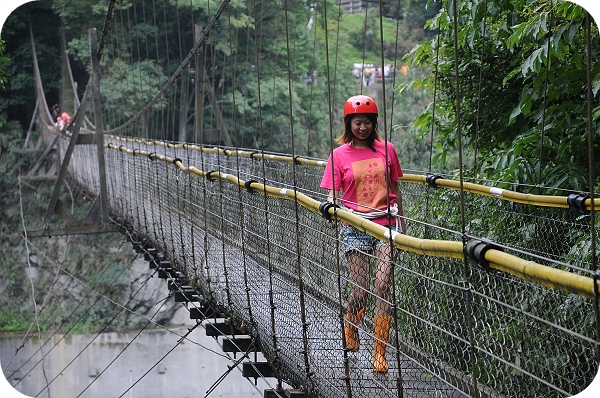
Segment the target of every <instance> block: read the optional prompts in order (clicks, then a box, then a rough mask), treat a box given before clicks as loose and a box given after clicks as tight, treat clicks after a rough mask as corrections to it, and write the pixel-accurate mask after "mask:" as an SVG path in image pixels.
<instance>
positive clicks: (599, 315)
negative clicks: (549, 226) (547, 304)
mask: <svg viewBox="0 0 600 398" xmlns="http://www.w3.org/2000/svg"><path fill="white" fill-rule="evenodd" d="M585 33H586V38H585V47H586V53H587V54H586V83H587V87H586V98H587V107H586V108H587V109H586V111H587V123H586V127H587V133H588V169H589V184H590V198H591V203H590V204H591V209H590V239H591V248H590V251H591V255H592V267H591V268H592V272H593V278H594V316H595V320H596V350H595V351H596V364H598V365H600V274H599V273H598V252H597V250H598V248H597V244H596V239H597V231H596V208H595V202H594V197H595V188H596V161H595V158H594V130H593V115H594V106H593V101H594V95H593V91H592V85H593V79H592V59H593V57H592V54H593V53H592V18H591V16H590V13H589V12H587V11H586V13H585Z"/></svg>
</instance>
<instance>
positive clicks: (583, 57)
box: [406, 0, 600, 189]
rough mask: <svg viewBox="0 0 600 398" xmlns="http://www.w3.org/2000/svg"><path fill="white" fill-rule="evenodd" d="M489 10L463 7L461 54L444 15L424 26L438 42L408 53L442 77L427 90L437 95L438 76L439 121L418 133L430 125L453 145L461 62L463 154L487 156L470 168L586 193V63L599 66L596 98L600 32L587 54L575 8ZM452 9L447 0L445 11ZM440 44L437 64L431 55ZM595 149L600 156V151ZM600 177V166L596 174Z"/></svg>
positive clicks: (423, 120) (520, 1)
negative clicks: (433, 31) (456, 69)
mask: <svg viewBox="0 0 600 398" xmlns="http://www.w3.org/2000/svg"><path fill="white" fill-rule="evenodd" d="M483 3H484V1H483V0H481V1H479V0H470V1H465V2H459V3H458V4H457V5H458V6H459V9H458V13H459V15H458V17H459V18H458V19H459V21H460V22H459V25H458V32H457V38H458V41H459V43H458V48H455V47H454V43H453V41H454V24H453V23H452V21H450V20H449V19H450V18H449V16H448V15H447V14H446V12H445V11H443V10H442V11H441V12H440V13H439V14H438V15H437V16H436V17H435V18H433V19H432V20H431V21H430V22H429V24H428V26H430V27H431V28H434V29H438V28H439V30H440V31H439V35H436V37H435V38H434V39H432V40H430V41H428V42H424V43H420V44H419V46H418V47H417V48H416V49H414V50H413V51H412V52H411V55H412V56H413V59H412V61H413V63H414V64H417V65H420V66H425V65H428V66H432V65H433V63H434V62H435V65H436V66H437V71H438V73H437V75H432V76H431V78H430V82H429V83H427V82H423V83H422V84H421V87H425V88H427V87H429V88H431V87H433V82H434V80H433V79H436V82H437V87H438V90H437V94H436V95H437V98H436V103H437V104H438V108H437V109H436V115H435V120H433V119H434V118H433V116H425V115H424V114H423V115H420V116H419V117H417V118H416V119H415V121H414V123H413V126H414V127H415V128H418V129H419V130H420V131H426V130H428V129H429V127H428V124H429V125H430V124H431V123H435V124H436V126H437V127H438V128H437V129H436V132H437V134H436V140H437V141H438V143H441V146H442V148H444V149H443V150H444V151H448V150H449V148H452V147H453V146H454V147H455V146H456V144H457V136H456V131H457V130H456V126H455V125H454V122H453V121H454V120H456V118H457V116H458V115H457V114H456V111H455V109H456V101H457V98H456V92H455V91H456V90H455V87H456V84H457V82H456V78H455V76H454V62H455V60H456V59H457V58H458V61H459V77H458V79H459V81H458V84H459V86H460V91H461V92H460V94H461V97H460V98H459V99H458V100H460V102H461V103H460V108H461V115H460V117H461V130H462V133H463V140H462V142H463V151H464V153H465V155H467V156H468V155H469V154H471V153H473V152H474V147H475V146H476V147H477V150H478V152H479V153H480V154H481V156H482V157H483V158H484V159H486V161H485V162H483V163H481V162H480V163H478V164H475V165H474V166H475V167H477V168H478V170H474V172H475V173H480V174H482V175H485V176H486V177H489V178H493V179H502V178H503V179H507V181H512V182H519V183H523V184H538V183H540V182H541V184H544V185H545V184H547V185H548V186H552V187H562V188H566V187H569V188H570V189H585V188H586V187H585V182H584V179H583V178H582V177H581V174H582V173H583V174H585V173H586V172H587V164H586V162H587V155H586V153H587V138H586V137H587V134H588V131H587V119H588V115H587V110H586V109H587V94H586V93H587V87H586V84H587V60H588V56H589V57H591V59H592V61H593V62H592V70H591V72H592V76H594V78H593V83H592V93H593V95H594V97H597V95H598V92H599V91H600V66H599V65H598V64H597V62H594V61H595V60H597V59H598V48H599V44H600V40H599V38H598V31H597V29H593V31H592V34H593V36H592V38H591V40H592V54H589V55H588V54H587V50H586V44H585V43H586V29H585V26H584V24H583V21H584V20H585V18H584V17H585V11H584V10H583V9H582V8H581V7H579V6H577V5H574V4H572V3H570V2H568V1H560V0H558V1H553V2H548V1H534V0H505V1H502V2H488V8H487V10H485V11H486V12H482V10H484V9H485V7H482V4H483ZM451 6H452V3H451V2H450V1H446V2H445V7H446V8H447V9H450V7H451ZM483 24H485V25H486V29H485V36H484V30H483V29H482V25H483ZM436 45H437V46H438V47H439V54H440V57H439V59H438V60H435V59H434V58H433V57H434V54H435V49H436V47H435V46H436ZM482 54H483V55H482ZM480 76H481V77H480ZM406 89H408V88H406ZM594 102H595V104H594V105H595V106H594V110H593V115H592V118H593V126H592V131H598V128H599V118H600V116H599V115H600V111H599V110H598V109H600V107H599V106H598V105H597V100H595V101H594ZM425 113H429V114H431V110H430V109H428V110H427V111H426V112H425ZM594 150H595V151H596V156H600V148H595V149H594ZM438 158H439V159H440V160H442V159H443V157H442V156H441V155H440V156H438ZM536 170H537V171H536ZM598 171H600V166H597V170H596V175H598ZM555 173H562V174H560V175H555ZM540 178H541V180H540Z"/></svg>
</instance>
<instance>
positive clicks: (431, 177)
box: [425, 173, 443, 188]
mask: <svg viewBox="0 0 600 398" xmlns="http://www.w3.org/2000/svg"><path fill="white" fill-rule="evenodd" d="M439 178H443V177H442V176H441V175H439V174H433V173H427V176H426V177H425V181H427V185H429V186H430V187H431V188H437V187H438V186H437V184H436V180H437V179H439Z"/></svg>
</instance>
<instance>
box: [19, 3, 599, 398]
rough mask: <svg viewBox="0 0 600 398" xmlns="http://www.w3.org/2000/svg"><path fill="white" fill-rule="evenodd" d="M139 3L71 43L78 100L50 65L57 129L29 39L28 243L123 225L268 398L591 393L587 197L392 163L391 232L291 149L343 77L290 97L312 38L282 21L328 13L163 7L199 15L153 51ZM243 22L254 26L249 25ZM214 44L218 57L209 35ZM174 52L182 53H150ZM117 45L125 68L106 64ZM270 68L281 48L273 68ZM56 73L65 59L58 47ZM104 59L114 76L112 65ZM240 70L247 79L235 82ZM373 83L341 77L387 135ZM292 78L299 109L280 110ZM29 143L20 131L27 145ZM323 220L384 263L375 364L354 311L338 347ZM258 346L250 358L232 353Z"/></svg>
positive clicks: (592, 284) (336, 302) (340, 291)
mask: <svg viewBox="0 0 600 398" xmlns="http://www.w3.org/2000/svg"><path fill="white" fill-rule="evenodd" d="M144 3H145V2H141V1H140V2H138V1H133V2H131V4H128V5H124V4H121V3H118V2H114V1H110V2H109V7H108V12H107V18H106V21H105V24H104V26H103V27H102V28H101V29H100V30H99V31H96V30H95V29H91V30H90V32H89V40H90V50H91V51H90V53H91V61H90V65H89V66H90V68H89V69H90V80H89V81H88V83H87V85H86V86H85V92H84V93H83V95H82V96H81V100H80V99H79V95H78V94H77V89H76V88H75V83H74V81H73V78H72V75H71V74H70V72H69V71H70V67H67V68H65V70H66V71H67V74H66V75H65V76H64V77H63V78H64V79H66V81H69V82H70V84H71V91H70V93H71V98H72V109H73V110H72V113H73V114H74V119H73V124H72V125H71V126H70V127H69V128H68V130H65V131H60V130H59V129H58V128H57V127H56V125H55V119H54V118H53V116H52V114H51V112H50V107H49V106H48V103H47V101H46V94H45V92H44V88H43V82H42V78H41V73H40V65H38V62H37V58H36V50H35V40H34V38H33V37H32V47H33V59H34V70H35V76H36V82H37V85H36V88H37V91H36V96H37V106H36V115H35V118H36V119H35V124H36V125H37V126H38V128H39V132H40V135H39V138H38V141H37V144H35V146H36V147H38V148H40V149H42V150H43V152H40V158H39V162H38V163H37V164H36V165H35V166H34V168H33V169H32V170H31V171H30V174H29V177H30V178H38V179H44V178H52V179H53V180H55V181H56V185H55V188H54V192H53V195H52V197H51V198H49V200H48V210H47V213H46V215H45V217H44V219H43V222H42V223H41V224H40V225H39V226H37V227H36V228H30V229H28V230H27V231H25V232H24V235H25V238H26V239H39V238H41V237H44V236H54V235H65V234H76V233H86V234H91V233H102V232H115V231H116V232H120V233H122V234H123V235H124V236H125V237H126V239H127V240H128V241H129V242H131V245H132V247H133V248H134V249H135V251H136V252H137V253H138V254H139V255H140V256H143V257H144V258H145V259H146V261H148V266H149V267H150V268H151V269H153V270H154V271H155V272H156V273H157V275H158V276H159V277H161V278H163V279H165V289H168V291H169V292H170V295H171V296H172V297H173V300H176V301H178V302H181V303H182V305H184V306H185V307H186V308H187V309H189V312H190V318H191V319H190V324H196V325H198V324H200V323H201V322H206V323H202V325H204V327H206V329H207V333H212V335H213V336H223V337H224V338H223V340H222V345H223V349H224V350H225V351H229V352H239V353H242V360H243V362H239V363H236V365H241V366H243V371H242V373H243V376H245V377H250V378H266V379H271V380H274V388H272V389H269V390H265V391H264V396H265V397H267V396H268V397H494V398H495V397H498V398H500V397H531V396H544V397H555V396H556V397H559V396H569V395H574V394H577V393H579V392H581V391H582V390H583V389H584V388H585V387H586V386H587V385H589V384H590V383H591V381H592V380H593V379H594V377H595V376H596V374H597V371H598V364H599V361H600V336H599V335H598V329H599V323H600V319H599V313H598V303H599V298H600V297H599V288H598V278H599V274H598V271H597V268H596V242H595V240H596V234H595V227H594V225H595V224H594V223H595V221H594V212H595V209H596V208H597V207H598V206H599V205H600V202H598V200H597V199H595V198H594V193H593V192H570V191H564V190H559V189H551V188H547V187H543V188H544V193H543V194H533V193H521V192H519V189H518V187H519V184H516V183H511V182H506V181H502V182H494V183H493V182H490V181H487V180H485V179H477V178H474V177H469V178H467V177H464V176H463V175H462V173H461V174H460V175H459V176H456V175H449V174H443V173H434V172H431V171H429V172H422V173H419V172H412V171H411V172H408V171H407V172H405V174H404V176H403V177H402V179H401V181H400V187H401V190H402V194H403V198H404V209H405V214H406V215H405V217H406V222H407V233H406V234H399V233H396V232H395V231H392V230H389V229H388V228H386V227H382V226H379V225H377V224H375V223H373V222H371V221H369V220H366V219H363V218H361V217H360V216H357V215H356V214H354V213H351V212H348V211H346V210H344V209H340V208H336V207H333V206H330V205H328V204H327V202H326V201H325V192H323V190H322V189H320V188H319V182H320V180H321V177H322V175H323V170H324V166H325V162H326V159H325V158H322V157H319V156H314V155H313V156H308V155H307V154H309V153H316V152H314V151H315V150H316V148H315V145H316V146H318V145H320V144H323V143H324V142H329V141H331V142H332V140H331V138H332V137H333V136H332V135H330V136H328V137H327V136H326V137H325V138H323V137H320V138H319V135H318V132H319V127H318V126H317V124H316V121H314V120H313V119H311V114H312V108H311V106H312V105H311V104H307V101H306V99H307V98H312V97H311V95H313V93H315V92H317V91H316V90H318V88H317V87H318V86H319V85H322V86H323V87H327V89H323V90H324V91H318V92H319V95H322V94H323V93H325V94H326V95H327V98H328V101H327V103H328V106H329V109H328V113H329V115H330V117H329V121H321V122H323V123H324V125H325V127H324V129H325V130H330V129H331V130H333V129H334V126H337V125H336V124H335V122H334V120H335V119H336V117H335V115H336V110H335V109H336V108H337V106H336V105H335V104H336V103H337V102H340V101H339V100H340V98H341V97H342V95H341V94H336V90H339V91H341V90H342V89H341V88H338V87H337V84H339V83H340V82H341V81H342V79H340V80H337V79H336V77H335V73H340V75H341V74H342V72H341V71H337V69H334V70H335V72H328V73H327V74H326V75H325V76H319V78H318V83H316V82H314V80H313V81H312V83H311V85H306V84H305V83H304V82H303V80H301V79H299V78H298V75H297V73H296V72H295V71H294V68H292V67H291V66H292V65H293V61H294V60H293V58H294V57H295V56H297V54H296V51H299V50H298V48H299V47H301V44H302V45H304V46H308V47H310V41H309V42H303V43H297V42H295V41H294V40H300V39H299V37H300V36H295V35H294V34H293V32H291V31H290V30H289V26H290V25H291V24H290V22H291V21H292V20H295V19H296V18H299V16H311V15H312V16H313V18H317V17H318V16H317V15H316V14H318V13H321V14H320V15H321V16H322V17H324V19H325V20H327V18H328V17H331V16H328V15H326V14H325V13H326V12H327V10H326V7H327V4H325V3H324V4H323V7H321V4H319V7H317V8H318V12H316V11H315V9H314V8H313V9H311V10H310V11H307V10H304V11H303V12H299V10H298V9H289V10H288V9H287V7H288V6H290V7H292V6H293V7H300V5H291V4H289V3H286V4H285V7H286V10H285V13H284V15H285V16H286V19H285V21H274V20H273V19H272V14H271V13H269V10H268V7H267V6H266V5H265V4H248V5H247V7H248V8H250V10H246V9H244V7H242V6H241V5H234V4H232V3H230V2H228V1H224V2H220V3H217V4H216V5H215V4H210V6H209V7H208V8H203V9H202V10H200V11H198V9H197V8H194V7H189V6H188V8H186V7H185V6H183V5H178V6H177V7H181V8H177V9H176V11H175V12H178V13H180V14H179V15H181V22H182V23H183V21H184V20H185V18H184V16H185V15H186V12H190V13H193V12H196V13H197V14H196V16H198V15H200V17H199V18H202V19H203V20H202V21H201V22H198V21H197V20H194V19H193V18H191V19H190V20H189V21H187V22H188V24H189V25H190V26H188V29H179V30H178V31H177V32H172V31H171V32H170V33H172V34H175V38H172V37H166V35H167V32H169V29H166V28H165V29H164V30H162V32H164V33H165V37H159V36H153V35H152V34H148V37H143V35H136V33H135V32H136V29H142V27H144V26H145V27H146V28H148V27H149V26H150V27H152V26H153V27H154V30H158V29H157V25H159V24H160V23H161V22H157V21H160V20H161V17H162V15H163V13H166V12H167V10H166V8H165V9H159V8H155V9H153V10H148V9H144V8H143V5H144ZM369 4H370V3H369ZM167 6H169V7H176V6H175V5H173V4H170V3H165V4H164V7H167ZM264 7H267V9H265V8H264ZM315 7H316V6H315ZM322 8H325V9H322ZM171 11H172V10H171ZM171 11H170V12H171ZM378 11H379V10H377V9H373V12H378ZM331 12H332V13H333V14H335V13H337V12H341V11H339V10H335V11H331ZM367 14H368V12H367ZM242 15H252V16H254V17H255V18H254V19H253V24H250V23H248V22H245V23H243V22H242V21H243V20H244V19H243V18H242ZM178 21H179V20H178ZM191 21H195V23H192V22H191ZM261 24H281V26H280V29H281V30H280V32H281V40H279V41H278V42H277V45H278V46H279V48H278V49H274V48H261V47H260V45H261V44H260V43H261V40H260V37H259V33H258V32H260V29H261V27H264V28H265V29H266V26H262V25H261ZM200 26H202V28H201V27H200ZM325 26H327V24H325ZM150 30H152V29H150ZM182 32H187V33H188V34H189V35H188V36H183V33H182ZM217 35H218V36H219V37H220V38H221V39H222V38H226V40H225V42H227V43H228V44H230V45H231V43H234V44H235V46H233V45H232V46H231V47H229V48H227V47H226V46H225V44H224V41H222V40H221V41H219V40H213V38H214V37H215V36H217ZM315 36H316V35H315ZM304 38H305V39H306V37H304ZM309 38H310V36H309ZM98 39H99V40H98ZM142 41H144V43H141V42H142ZM159 41H161V44H159ZM245 41H248V43H250V42H252V46H256V47H250V46H249V47H248V53H250V55H248V54H246V55H245V56H246V57H247V58H246V60H245V62H238V61H239V60H238V59H237V58H236V57H240V58H241V57H242V55H241V54H238V51H236V50H234V48H237V46H238V44H239V43H243V42H245ZM315 42H316V40H315ZM173 43H179V44H178V45H179V53H180V55H181V59H178V60H175V59H171V58H168V57H166V56H163V55H165V54H166V53H161V51H162V49H164V48H165V47H168V45H169V44H171V45H174V44H173ZM182 43H188V45H187V46H188V47H189V48H186V45H185V44H182ZM190 43H193V44H190ZM307 43H308V44H307ZM329 44H330V45H332V47H333V39H332V43H329ZM153 51H156V54H153V56H152V57H151V58H153V59H155V60H156V64H152V63H149V65H151V67H150V68H149V70H152V71H153V73H154V72H156V76H161V75H162V74H163V73H165V76H166V79H165V80H164V81H160V79H158V81H160V85H156V87H155V90H154V91H151V95H150V96H149V97H147V98H149V100H148V101H144V102H141V99H143V98H144V96H143V95H142V94H143V93H141V91H142V90H143V89H146V88H147V89H148V90H151V88H152V86H153V85H152V84H150V82H148V81H145V80H144V79H146V78H149V76H150V75H151V74H146V75H145V74H143V73H142V72H141V68H142V66H141V65H142V60H144V61H146V60H147V58H146V57H148V54H149V53H150V52H153ZM123 54H128V55H127V56H128V57H130V59H128V60H127V62H125V64H128V65H129V66H131V68H130V69H128V68H127V67H126V65H125V64H120V63H119V62H121V61H120V60H121V59H123V58H119V57H122V56H123ZM270 57H274V58H277V57H281V58H282V59H281V60H280V61H281V62H280V63H279V65H284V66H286V67H285V69H284V70H281V69H278V68H277V67H275V66H274V65H276V64H277V63H275V64H270V63H269V62H270V61H272V59H270ZM386 57H390V58H393V57H392V56H390V54H386ZM327 59H328V60H329V55H328V58H327ZM64 60H65V61H64V62H65V65H67V66H68V65H69V57H68V55H67V54H66V53H65V54H64ZM158 60H160V62H159V61H158ZM331 61H332V62H338V61H337V60H335V61H334V59H333V58H332V60H331ZM134 64H135V65H137V66H135V67H133V66H132V65H134ZM236 65H237V66H236ZM239 65H244V66H245V69H243V70H239V69H237V67H239ZM117 68H123V71H124V72H123V73H124V74H123V75H119V76H120V79H115V78H114V74H112V73H113V72H115V69H117ZM136 68H138V69H136ZM152 68H155V69H152ZM394 69H397V68H394ZM242 74H245V75H247V76H250V77H251V78H250V79H248V78H244V79H243V81H244V83H243V85H240V86H238V85H237V84H240V83H239V81H240V80H239V79H238V76H239V75H242ZM322 75H323V74H322ZM394 78H395V77H394ZM394 78H392V79H394ZM315 79H316V77H315ZM386 80H387V79H385V78H382V79H380V81H378V82H377V83H376V84H375V85H374V86H372V87H364V86H363V84H362V80H359V81H358V82H357V81H354V80H351V81H352V82H353V89H356V90H370V91H368V92H369V93H370V94H372V95H374V96H376V97H377V98H378V101H381V103H382V104H383V109H385V110H386V111H384V112H382V115H380V116H381V119H382V123H381V125H382V130H383V131H384V132H385V137H386V140H387V139H392V137H391V136H390V135H391V133H390V135H388V132H391V131H392V130H393V129H392V121H393V120H394V119H393V110H394V95H393V94H390V93H391V92H392V91H393V85H394V81H393V80H392V81H391V82H387V81H386ZM294 85H303V87H302V90H303V93H304V94H305V95H306V96H305V97H303V98H299V97H298V94H297V91H293V86H294ZM128 90H129V94H128V95H129V97H128V96H127V95H123V96H122V97H120V98H118V99H116V100H115V102H114V103H111V104H109V102H110V101H109V100H108V99H107V98H108V96H109V93H110V92H111V91H115V92H116V91H120V92H127V91H128ZM250 97H251V100H249V99H248V98H250ZM279 97H281V98H284V99H285V101H284V102H285V103H287V104H289V109H287V110H286V111H285V112H284V113H286V114H287V115H288V119H287V120H283V119H281V115H280V114H278V113H276V112H274V109H273V108H274V107H275V106H276V101H275V98H279ZM242 98H244V100H243V101H242ZM303 99H304V100H303ZM238 101H239V102H238ZM298 102H301V104H298ZM315 103H316V100H315ZM300 105H302V106H300ZM313 122H315V124H313ZM299 128H303V129H304V131H302V134H301V133H300V132H299ZM242 132H244V133H245V134H244V137H245V138H244V139H242ZM331 134H334V133H331ZM248 137H252V139H249V138H248ZM281 139H284V140H286V142H288V143H289V145H286V146H283V147H282V148H283V151H277V150H270V151H269V150H265V149H264V148H265V147H266V146H267V144H268V143H269V142H272V141H277V140H281ZM33 142H34V139H33V135H31V137H28V143H27V144H28V145H34V143H33ZM300 148H301V150H302V152H300ZM330 148H331V146H330V144H327V146H326V149H327V150H329V149H330ZM401 153H402V152H401V151H400V157H401V156H402V155H401ZM401 160H402V159H401ZM67 186H68V187H69V189H70V190H72V191H74V192H76V193H77V194H78V195H80V196H82V197H85V198H87V199H88V200H89V203H90V205H89V211H88V212H87V214H85V215H83V216H76V215H74V214H72V213H70V212H69V210H68V209H69V206H68V203H66V196H65V192H66V187H67ZM330 219H335V220H338V221H342V222H345V223H349V224H351V225H354V226H355V227H356V228H358V229H360V230H363V231H366V232H367V233H368V234H370V235H372V236H374V237H376V238H377V239H380V240H382V241H384V242H386V244H389V245H390V246H391V247H392V248H393V250H394V252H395V253H396V260H395V264H394V268H393V289H392V294H391V298H390V304H391V306H392V314H393V321H392V330H391V333H390V338H389V341H388V342H387V343H386V344H387V357H388V362H389V365H390V369H389V371H388V372H387V373H383V374H378V373H374V372H373V368H372V362H371V361H372V355H373V353H372V347H373V343H374V325H373V323H372V321H370V320H369V318H372V317H369V316H367V317H365V320H364V321H363V322H362V323H361V324H360V325H359V333H360V337H361V348H360V350H359V351H358V352H350V350H348V349H346V348H345V342H344V333H343V328H344V315H345V308H346V304H347V298H348V293H349V290H350V288H351V286H352V284H353V281H352V280H351V279H350V278H349V276H348V270H347V264H346V263H345V258H344V256H343V255H341V239H340V236H339V232H340V230H339V223H338V224H337V225H338V226H336V227H335V228H331V227H330V225H329V223H328V222H327V221H328V220H330ZM498 220H502V223H499V222H498ZM374 260H375V258H374ZM368 295H369V299H368V305H367V309H366V311H367V313H368V314H372V311H373V305H374V304H373V303H374V302H375V299H376V298H377V297H376V296H375V292H374V290H370V291H369V292H368ZM185 337H186V336H182V339H185ZM256 351H260V352H262V354H263V355H264V358H265V359H266V361H265V362H257V361H253V360H252V359H251V356H250V355H249V354H250V353H252V352H256ZM107 366H110V364H108V365H107ZM149 377H150V376H149ZM125 393H126V392H124V393H123V395H125ZM40 394H42V391H41V392H40ZM38 395H39V394H38Z"/></svg>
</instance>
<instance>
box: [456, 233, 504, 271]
mask: <svg viewBox="0 0 600 398" xmlns="http://www.w3.org/2000/svg"><path fill="white" fill-rule="evenodd" d="M490 249H494V250H501V249H500V248H499V247H498V246H496V245H494V244H492V243H489V242H484V241H482V240H479V239H471V240H469V242H467V245H466V246H465V249H464V250H465V254H466V255H467V257H469V261H470V262H471V264H473V265H479V266H480V267H482V268H483V269H485V270H486V271H489V270H490V264H489V263H488V261H487V260H486V259H485V253H486V252H487V251H488V250H490Z"/></svg>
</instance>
